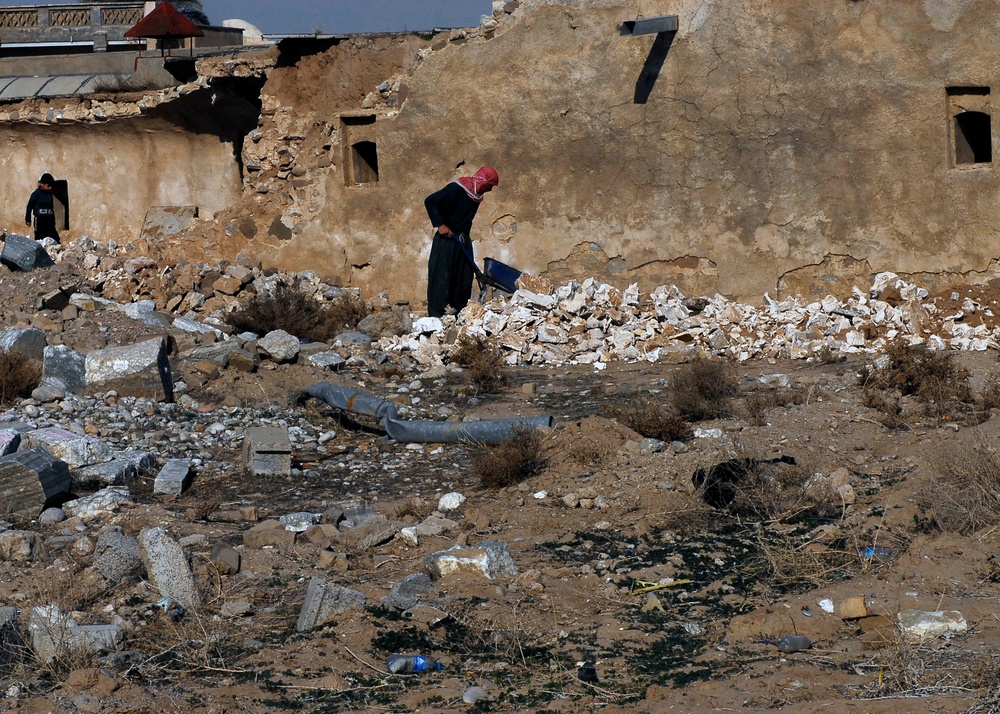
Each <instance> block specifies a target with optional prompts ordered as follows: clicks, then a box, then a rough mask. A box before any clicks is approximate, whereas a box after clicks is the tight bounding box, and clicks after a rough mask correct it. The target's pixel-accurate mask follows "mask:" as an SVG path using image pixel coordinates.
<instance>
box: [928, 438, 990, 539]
mask: <svg viewBox="0 0 1000 714" xmlns="http://www.w3.org/2000/svg"><path fill="white" fill-rule="evenodd" d="M933 466H934V467H935V469H936V471H937V473H938V476H937V478H936V479H934V482H933V483H932V484H929V485H928V486H927V487H926V488H925V489H924V490H923V491H922V492H921V493H920V495H919V498H918V505H919V506H920V508H921V509H922V510H923V511H924V512H926V513H927V514H928V515H929V517H930V518H932V519H933V521H934V523H936V524H937V525H938V527H940V528H941V529H942V530H945V531H954V532H958V533H962V534H964V535H968V534H970V533H974V532H975V531H978V530H980V529H981V528H984V527H987V526H993V525H996V524H998V523H1000V453H998V452H997V449H996V448H994V447H993V446H992V445H991V444H989V443H987V442H986V440H985V439H984V438H981V439H979V441H978V443H976V444H975V445H974V446H973V447H972V448H965V449H954V450H951V451H948V452H946V453H944V454H941V455H940V456H939V458H938V459H937V460H936V462H935V463H933Z"/></svg>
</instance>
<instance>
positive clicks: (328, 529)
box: [302, 523, 340, 548]
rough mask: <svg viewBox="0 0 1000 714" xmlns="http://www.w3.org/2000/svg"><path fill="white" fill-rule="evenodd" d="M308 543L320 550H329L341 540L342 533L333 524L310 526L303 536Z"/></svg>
mask: <svg viewBox="0 0 1000 714" xmlns="http://www.w3.org/2000/svg"><path fill="white" fill-rule="evenodd" d="M302 535H303V536H304V537H305V539H306V540H307V541H309V542H310V543H312V544H313V545H316V546H319V547H320V548H329V547H330V546H331V545H333V543H334V541H336V540H337V539H339V538H340V531H339V530H338V529H337V526H335V525H333V524H332V523H317V524H316V525H314V526H309V527H308V528H307V529H306V530H305V531H304V532H303V534H302Z"/></svg>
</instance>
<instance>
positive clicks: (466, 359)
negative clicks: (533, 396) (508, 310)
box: [450, 335, 507, 394]
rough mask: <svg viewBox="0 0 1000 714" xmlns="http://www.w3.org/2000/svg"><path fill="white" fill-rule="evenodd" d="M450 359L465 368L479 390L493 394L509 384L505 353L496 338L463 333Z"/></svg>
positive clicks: (470, 379)
mask: <svg viewBox="0 0 1000 714" xmlns="http://www.w3.org/2000/svg"><path fill="white" fill-rule="evenodd" d="M450 359H451V362H453V363H454V364H457V365H459V366H460V367H462V368H464V369H465V372H466V374H467V375H468V377H469V381H471V382H472V385H473V386H474V387H475V388H476V391H477V392H481V393H483V394H493V393H496V392H499V391H500V390H501V389H503V388H504V387H505V386H507V373H506V369H505V368H504V363H503V353H502V352H501V350H500V347H499V346H498V345H497V343H496V341H495V340H490V339H488V338H485V337H481V336H479V335H477V336H475V337H473V336H470V335H463V336H462V338H461V339H459V341H458V347H457V349H455V350H454V351H453V352H452V353H451V358H450Z"/></svg>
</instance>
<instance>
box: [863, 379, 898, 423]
mask: <svg viewBox="0 0 1000 714" xmlns="http://www.w3.org/2000/svg"><path fill="white" fill-rule="evenodd" d="M861 404H862V406H865V407H868V408H869V409H874V410H875V411H877V412H879V413H880V414H881V416H880V417H879V423H880V424H882V426H884V427H886V428H888V429H906V428H907V425H906V419H904V418H903V405H902V403H901V402H900V397H899V394H898V393H897V392H886V391H882V390H880V389H869V388H866V389H864V390H863V391H862V392H861Z"/></svg>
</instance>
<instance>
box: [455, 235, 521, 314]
mask: <svg viewBox="0 0 1000 714" xmlns="http://www.w3.org/2000/svg"><path fill="white" fill-rule="evenodd" d="M455 240H456V241H457V242H458V245H459V246H461V248H462V253H463V254H464V255H465V259H466V260H468V261H469V265H471V266H472V272H474V273H475V274H476V281H477V282H478V283H479V302H485V301H486V293H487V292H489V290H490V288H493V289H495V290H500V291H501V292H505V293H508V294H510V295H513V294H514V291H515V290H517V279H518V278H519V277H521V271H520V270H518V269H517V268H514V267H511V266H509V265H506V264H505V263H501V262H500V261H499V260H494V259H493V258H483V269H482V270H480V269H479V266H478V265H476V261H475V260H473V259H472V254H471V253H470V252H469V245H468V243H467V242H466V241H467V240H468V237H467V236H465V235H464V234H462V235H456V236H455Z"/></svg>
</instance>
